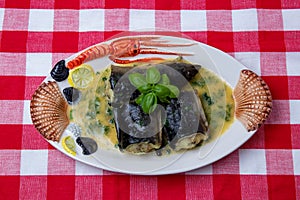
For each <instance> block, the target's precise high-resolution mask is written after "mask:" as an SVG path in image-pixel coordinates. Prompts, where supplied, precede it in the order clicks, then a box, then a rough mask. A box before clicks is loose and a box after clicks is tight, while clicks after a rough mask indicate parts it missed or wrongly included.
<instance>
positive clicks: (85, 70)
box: [68, 64, 95, 89]
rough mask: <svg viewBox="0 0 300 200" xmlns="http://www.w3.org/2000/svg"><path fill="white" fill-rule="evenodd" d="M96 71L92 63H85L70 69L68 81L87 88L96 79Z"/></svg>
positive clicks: (79, 87) (73, 84) (78, 86)
mask: <svg viewBox="0 0 300 200" xmlns="http://www.w3.org/2000/svg"><path fill="white" fill-rule="evenodd" d="M94 76H95V72H94V70H93V68H92V67H91V66H90V65H87V64H83V65H80V66H78V67H77V68H75V69H72V70H71V71H70V74H69V77H68V82H69V84H70V85H71V86H72V87H74V88H78V89H84V88H87V87H88V86H89V85H90V84H91V83H92V82H93V80H94Z"/></svg>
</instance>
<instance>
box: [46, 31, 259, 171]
mask: <svg viewBox="0 0 300 200" xmlns="http://www.w3.org/2000/svg"><path fill="white" fill-rule="evenodd" d="M155 36H157V35H155ZM129 37H130V36H129ZM134 37H137V36H134ZM138 37H149V35H138ZM116 39H119V38H114V39H112V40H109V41H106V42H103V44H110V43H111V42H112V41H114V40H116ZM160 39H163V40H167V41H169V43H177V44H178V43H183V44H188V43H195V45H192V46H188V47H163V48H161V49H162V50H164V51H174V52H185V53H193V55H192V56H184V59H186V60H188V61H190V62H191V63H195V64H200V65H201V66H203V67H205V68H207V69H209V70H211V71H213V72H215V73H216V74H217V75H218V76H219V77H221V78H222V79H223V80H224V81H226V82H227V83H228V84H229V85H230V86H231V87H232V88H234V87H235V86H236V85H237V83H238V80H239V78H240V72H241V70H243V69H246V68H245V66H243V65H242V64H241V63H239V62H238V61H236V60H235V59H234V58H232V57H231V56H229V55H228V54H226V53H224V52H222V51H220V50H218V49H216V48H214V47H211V46H208V45H206V44H203V43H200V42H196V41H194V40H190V39H187V38H182V37H174V36H167V35H160ZM82 52H83V51H82ZM79 53H80V52H79ZM76 55H78V54H75V55H73V56H71V57H69V58H67V59H65V60H66V63H67V62H68V61H70V60H71V59H73V58H74V57H75V56H76ZM140 57H154V56H153V55H152V56H151V55H139V56H137V58H140ZM155 57H164V58H175V57H176V56H169V55H164V56H162V55H155ZM134 58H136V57H134ZM62 59H63V58H62ZM126 59H127V58H126ZM128 59H132V58H128ZM87 64H89V65H91V66H92V67H93V69H94V70H95V71H101V70H103V69H105V68H106V67H108V66H109V65H110V64H112V61H111V60H109V59H108V57H103V58H98V59H94V60H91V61H89V62H87ZM50 80H51V81H53V79H52V77H51V76H50V75H49V76H48V77H47V78H46V79H45V82H47V81H50ZM58 85H59V88H60V89H61V90H62V89H63V88H65V87H69V84H68V81H67V80H65V81H62V82H58ZM254 133H255V131H247V130H246V128H245V127H244V126H243V125H242V123H241V122H240V121H239V120H237V119H235V120H234V122H233V124H232V125H231V126H230V127H229V129H228V130H227V131H226V132H225V133H224V134H222V135H221V136H220V137H218V138H217V139H216V140H214V141H213V142H210V143H207V144H205V145H203V146H201V147H197V148H195V149H193V150H188V151H185V152H182V153H175V154H171V155H164V156H157V155H156V154H155V153H149V154H146V155H132V154H128V153H122V152H120V151H119V150H118V149H116V148H111V149H107V148H101V146H99V147H98V150H97V151H96V152H95V153H94V154H91V155H88V156H86V155H82V154H81V149H80V147H78V146H77V147H76V151H77V152H78V153H77V154H76V155H75V156H73V155H70V154H69V153H67V152H66V151H65V150H64V149H63V148H62V145H61V141H60V142H53V141H50V140H48V142H49V143H50V144H51V145H53V146H54V147H55V148H56V149H58V150H60V151H61V152H63V153H65V154H66V155H67V156H70V157H72V158H73V159H75V160H78V161H81V162H83V163H86V164H88V165H92V166H94V167H97V168H102V169H105V170H110V171H114V172H121V173H128V174H141V175H159V174H174V173H180V172H186V171H190V170H193V169H197V168H200V167H203V166H206V165H208V164H211V163H213V162H215V161H217V160H219V159H221V158H223V157H224V156H226V155H228V154H230V153H231V152H233V151H234V150H236V149H237V148H239V147H240V146H241V145H242V144H243V143H245V142H246V141H247V140H248V139H249V138H250V137H251V136H252V135H253V134H254ZM67 135H71V136H72V133H71V132H69V131H68V130H65V131H64V133H63V136H62V137H64V136H67Z"/></svg>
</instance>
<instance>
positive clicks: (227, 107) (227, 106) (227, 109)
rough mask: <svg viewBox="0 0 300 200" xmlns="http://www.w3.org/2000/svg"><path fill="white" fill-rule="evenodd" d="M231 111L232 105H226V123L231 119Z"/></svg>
mask: <svg viewBox="0 0 300 200" xmlns="http://www.w3.org/2000/svg"><path fill="white" fill-rule="evenodd" d="M231 111H232V105H230V104H227V105H226V116H225V120H226V121H230V119H231Z"/></svg>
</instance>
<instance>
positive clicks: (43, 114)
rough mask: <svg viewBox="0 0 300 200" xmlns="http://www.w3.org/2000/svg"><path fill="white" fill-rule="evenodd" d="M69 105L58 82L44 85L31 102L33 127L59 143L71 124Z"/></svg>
mask: <svg viewBox="0 0 300 200" xmlns="http://www.w3.org/2000/svg"><path fill="white" fill-rule="evenodd" d="M67 109H68V104H67V102H66V100H65V99H64V97H63V96H62V94H61V92H60V90H59V87H58V85H57V83H56V82H54V81H49V82H47V83H42V84H41V85H40V86H39V88H38V89H37V90H36V91H35V93H34V94H33V96H32V99H31V102H30V114H31V119H32V122H33V125H34V126H35V128H36V129H37V130H38V131H39V132H40V134H41V135H42V136H43V137H45V138H46V139H48V140H52V141H59V139H60V137H61V135H62V134H63V132H64V130H65V129H66V127H67V126H68V124H69V119H68V116H67Z"/></svg>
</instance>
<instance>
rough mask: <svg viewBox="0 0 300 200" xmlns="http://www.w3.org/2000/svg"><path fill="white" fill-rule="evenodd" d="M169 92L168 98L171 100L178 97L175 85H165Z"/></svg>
mask: <svg viewBox="0 0 300 200" xmlns="http://www.w3.org/2000/svg"><path fill="white" fill-rule="evenodd" d="M165 86H166V87H168V88H169V90H170V97H171V98H177V97H178V96H179V93H180V91H179V89H178V87H176V86H175V85H165Z"/></svg>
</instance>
